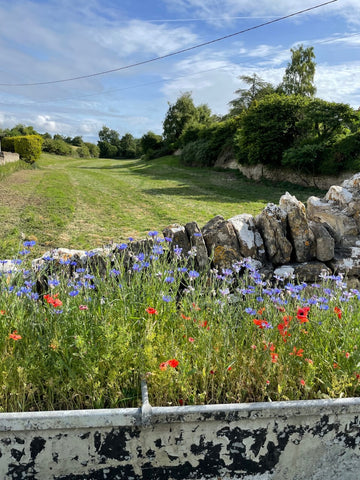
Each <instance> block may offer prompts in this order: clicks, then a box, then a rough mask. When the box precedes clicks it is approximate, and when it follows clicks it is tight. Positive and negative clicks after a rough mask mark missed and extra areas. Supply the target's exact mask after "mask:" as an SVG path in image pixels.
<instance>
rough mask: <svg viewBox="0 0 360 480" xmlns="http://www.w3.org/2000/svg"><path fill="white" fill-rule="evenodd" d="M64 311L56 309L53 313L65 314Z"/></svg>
mask: <svg viewBox="0 0 360 480" xmlns="http://www.w3.org/2000/svg"><path fill="white" fill-rule="evenodd" d="M63 311H64V310H58V309H56V308H54V309H53V313H56V314H58V315H59V313H63Z"/></svg>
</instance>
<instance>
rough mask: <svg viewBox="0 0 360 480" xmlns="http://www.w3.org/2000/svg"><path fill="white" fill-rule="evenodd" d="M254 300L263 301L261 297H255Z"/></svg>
mask: <svg viewBox="0 0 360 480" xmlns="http://www.w3.org/2000/svg"><path fill="white" fill-rule="evenodd" d="M256 301H257V302H260V303H261V302H263V301H264V299H263V298H262V297H256Z"/></svg>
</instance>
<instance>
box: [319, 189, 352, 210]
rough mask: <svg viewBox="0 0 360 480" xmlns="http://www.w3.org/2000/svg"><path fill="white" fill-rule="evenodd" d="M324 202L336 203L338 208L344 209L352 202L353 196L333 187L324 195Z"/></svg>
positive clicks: (348, 192)
mask: <svg viewBox="0 0 360 480" xmlns="http://www.w3.org/2000/svg"><path fill="white" fill-rule="evenodd" d="M325 200H326V201H328V202H334V203H337V204H338V205H339V207H340V208H346V207H347V206H348V205H349V203H350V202H352V201H353V195H352V193H351V192H350V191H349V190H347V189H346V188H344V187H340V186H338V185H333V186H332V187H330V188H329V190H328V192H327V194H326V195H325Z"/></svg>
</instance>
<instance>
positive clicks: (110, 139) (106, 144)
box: [98, 125, 121, 158]
mask: <svg viewBox="0 0 360 480" xmlns="http://www.w3.org/2000/svg"><path fill="white" fill-rule="evenodd" d="M98 147H99V149H100V157H102V158H116V157H119V156H120V154H121V146H120V137H119V134H118V132H117V131H116V130H112V129H110V128H108V127H106V126H105V125H104V126H103V127H102V129H101V130H100V131H99V141H98Z"/></svg>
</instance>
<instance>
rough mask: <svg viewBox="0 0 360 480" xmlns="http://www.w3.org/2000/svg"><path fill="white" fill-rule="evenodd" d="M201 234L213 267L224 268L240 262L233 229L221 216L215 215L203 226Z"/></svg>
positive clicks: (238, 248)
mask: <svg viewBox="0 0 360 480" xmlns="http://www.w3.org/2000/svg"><path fill="white" fill-rule="evenodd" d="M202 234H203V238H204V241H205V245H206V248H207V252H208V255H209V256H212V255H213V263H214V265H216V266H218V267H220V268H226V267H229V266H231V264H232V263H233V262H235V261H238V260H241V258H242V256H241V254H240V245H239V241H238V238H237V235H236V233H235V230H234V227H233V225H232V223H231V222H229V221H227V220H225V219H224V218H223V217H222V216H221V215H217V216H216V217H214V218H212V219H211V220H210V221H209V222H208V223H207V224H206V225H204V227H203V228H202Z"/></svg>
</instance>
